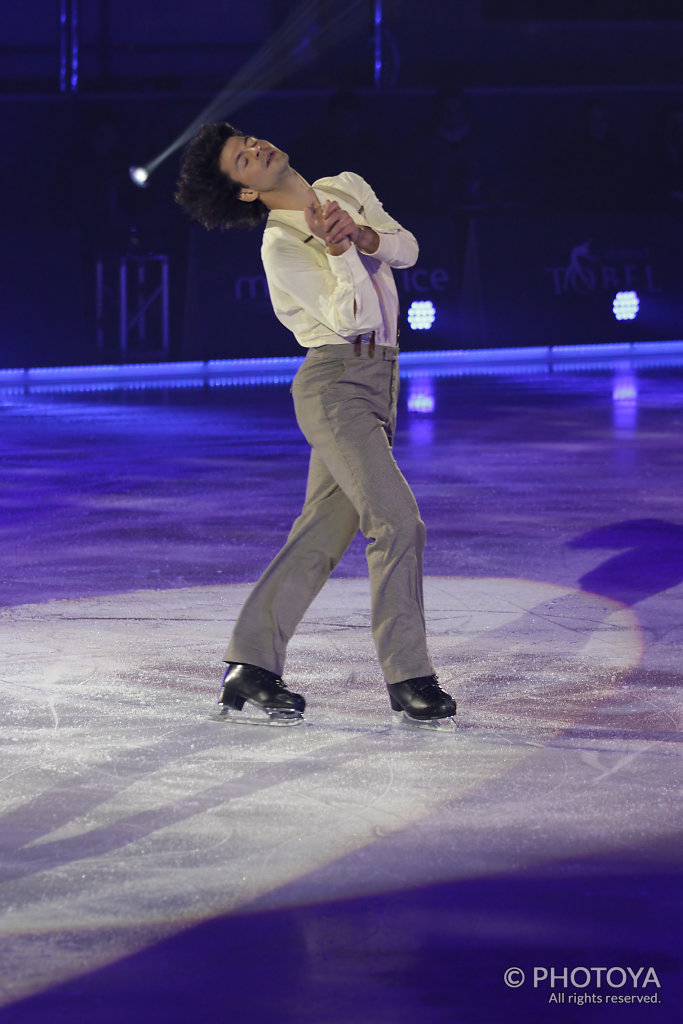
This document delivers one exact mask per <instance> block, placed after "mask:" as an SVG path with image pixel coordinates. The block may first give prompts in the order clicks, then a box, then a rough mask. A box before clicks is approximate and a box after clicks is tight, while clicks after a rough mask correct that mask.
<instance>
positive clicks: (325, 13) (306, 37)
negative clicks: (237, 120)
mask: <svg viewBox="0 0 683 1024" xmlns="http://www.w3.org/2000/svg"><path fill="white" fill-rule="evenodd" d="M365 8H366V3H365V0H349V2H348V3H347V4H344V5H339V4H338V3H336V2H335V0H303V3H301V4H300V5H299V7H297V8H296V9H295V10H294V11H293V12H292V14H291V15H290V17H289V18H288V19H287V20H286V21H285V22H284V23H283V25H281V26H280V28H279V29H278V30H277V31H276V32H275V33H274V34H273V35H272V36H271V37H270V38H269V39H268V40H267V41H266V42H265V43H264V44H263V46H262V47H261V48H260V49H259V50H257V52H256V53H255V54H254V55H253V56H252V57H251V58H250V59H249V60H248V61H247V62H246V64H245V65H244V66H243V67H242V68H240V70H239V71H238V72H237V74H236V75H234V76H233V78H232V79H231V80H230V81H229V82H228V84H227V85H226V86H225V88H223V89H221V91H220V92H219V93H218V94H217V95H216V96H215V97H214V98H213V99H212V100H211V102H210V103H209V104H208V105H207V106H206V107H204V109H203V110H201V111H200V112H199V114H197V116H196V117H195V118H194V120H193V121H192V122H191V123H190V124H189V125H188V126H187V128H185V130H184V131H183V132H181V134H180V135H179V136H178V137H177V138H176V139H174V140H173V142H172V143H171V144H170V145H169V146H167V147H166V149H164V150H163V151H162V152H161V153H159V154H158V155H157V156H155V157H154V158H153V159H152V160H150V161H148V163H146V164H144V165H141V166H135V167H131V169H130V176H131V179H132V180H133V181H134V182H135V184H136V185H138V186H139V187H140V188H145V187H146V186H147V185H148V183H149V182H148V179H149V177H150V175H151V174H153V173H154V171H155V170H156V169H157V168H158V167H159V165H160V164H162V163H163V162H164V160H167V159H168V157H169V156H171V155H172V154H173V153H175V152H176V150H178V149H180V147H181V146H184V145H185V143H187V142H189V141H190V139H191V138H193V136H194V135H196V133H197V131H198V130H199V128H200V127H201V125H203V124H207V123H209V122H211V121H214V120H219V119H224V118H227V117H228V116H231V115H232V114H234V113H235V112H236V111H237V110H239V109H240V108H241V107H243V106H244V105H245V104H246V103H248V102H249V100H251V99H253V98H254V96H256V95H259V94H260V93H263V92H265V91H266V90H268V89H271V88H273V86H275V85H276V84H278V83H279V82H282V81H283V80H284V79H286V78H287V77H288V76H289V75H290V74H292V73H293V72H294V71H296V70H298V69H299V68H301V67H303V66H304V65H305V64H308V63H310V62H311V61H312V60H314V59H315V58H316V57H321V56H322V55H323V54H324V53H326V52H327V51H329V50H331V49H332V48H333V47H335V46H337V45H338V44H340V43H341V42H342V41H343V40H345V39H348V37H349V36H350V35H352V34H353V33H354V32H355V31H356V29H358V28H360V27H361V25H362V22H363V18H362V17H361V16H362V15H363V13H364V12H365ZM302 40H303V41H304V43H303V45H302Z"/></svg>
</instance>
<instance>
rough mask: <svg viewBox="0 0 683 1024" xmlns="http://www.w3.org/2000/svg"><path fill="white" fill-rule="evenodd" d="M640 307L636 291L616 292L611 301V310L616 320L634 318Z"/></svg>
mask: <svg viewBox="0 0 683 1024" xmlns="http://www.w3.org/2000/svg"><path fill="white" fill-rule="evenodd" d="M639 309H640V300H639V298H638V294H637V292H617V294H616V295H615V296H614V302H613V303H612V312H613V313H614V316H615V318H616V319H617V320H635V318H636V317H637V316H638V310H639Z"/></svg>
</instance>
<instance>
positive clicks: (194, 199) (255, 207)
mask: <svg viewBox="0 0 683 1024" xmlns="http://www.w3.org/2000/svg"><path fill="white" fill-rule="evenodd" d="M244 134H245V133H244V132H242V131H240V130H239V129H238V128H235V127H234V126H233V125H231V124H228V123H227V122H225V121H219V122H216V123H214V124H204V125H202V127H201V128H200V129H199V131H198V132H197V134H196V135H195V137H194V139H193V140H192V142H190V144H189V145H188V146H187V148H186V150H185V153H184V155H183V158H182V162H181V164H180V178H179V180H178V185H177V191H176V193H175V197H174V198H175V201H176V203H178V204H179V205H180V206H182V207H183V209H184V210H186V211H187V213H189V215H190V217H192V218H193V220H198V221H199V223H200V224H203V225H204V227H205V228H207V229H209V230H210V229H211V228H232V227H254V226H255V225H256V224H258V223H259V222H260V221H262V220H264V218H265V217H267V216H268V208H267V206H266V205H265V204H264V203H262V202H261V200H260V199H255V200H254V201H253V202H250V203H245V202H243V201H242V200H241V199H240V198H239V191H240V189H241V188H243V187H244V186H243V185H242V184H241V183H240V182H239V181H234V180H233V179H232V178H230V177H229V176H228V175H227V174H224V172H223V171H221V169H220V167H219V160H220V155H221V151H222V149H223V146H224V145H225V143H226V142H227V140H228V139H230V138H232V136H233V135H238V136H240V137H244Z"/></svg>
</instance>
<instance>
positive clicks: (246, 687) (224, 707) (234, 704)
mask: <svg viewBox="0 0 683 1024" xmlns="http://www.w3.org/2000/svg"><path fill="white" fill-rule="evenodd" d="M218 703H219V704H220V706H221V713H220V718H221V719H222V720H226V721H230V722H237V723H240V724H247V725H298V724H299V722H301V721H302V720H303V711H304V708H305V707H306V701H305V700H304V698H303V697H302V696H301V694H299V693H292V692H291V691H290V690H288V689H287V687H286V686H285V684H284V683H283V682H282V680H281V679H280V677H279V676H276V675H275V674H274V673H273V672H269V671H268V670H267V669H265V668H259V667H258V665H241V664H235V663H233V664H228V668H227V671H226V673H225V675H224V676H223V685H222V687H221V693H220V697H219V698H218ZM245 704H249V705H250V707H249V708H247V709H246V711H243V708H244V705H245ZM252 708H253V709H255V710H254V711H252Z"/></svg>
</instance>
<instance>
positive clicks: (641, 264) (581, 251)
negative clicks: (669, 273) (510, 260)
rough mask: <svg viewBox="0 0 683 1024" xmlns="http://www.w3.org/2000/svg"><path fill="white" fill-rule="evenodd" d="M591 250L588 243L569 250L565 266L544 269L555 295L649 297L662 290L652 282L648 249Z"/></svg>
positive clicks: (653, 278) (653, 280) (652, 276)
mask: <svg viewBox="0 0 683 1024" xmlns="http://www.w3.org/2000/svg"><path fill="white" fill-rule="evenodd" d="M591 246H592V242H591V240H590V239H588V240H587V241H585V242H581V243H580V244H579V245H575V246H574V247H573V248H572V249H570V251H569V259H568V260H567V263H566V265H565V266H563V267H546V273H548V274H550V275H551V277H552V282H553V290H554V293H555V295H565V294H567V293H568V292H570V293H571V292H573V293H574V294H576V295H593V294H595V292H600V291H611V292H613V291H615V290H616V291H619V290H622V289H627V290H628V289H636V290H640V291H645V292H649V293H650V294H652V293H654V292H660V291H661V290H662V289H661V288H660V287H659V285H657V283H656V281H655V276H654V268H653V266H652V263H651V256H650V250H649V248H648V247H644V248H641V249H637V248H634V249H604V250H602V251H600V250H595V249H592V248H591Z"/></svg>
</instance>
